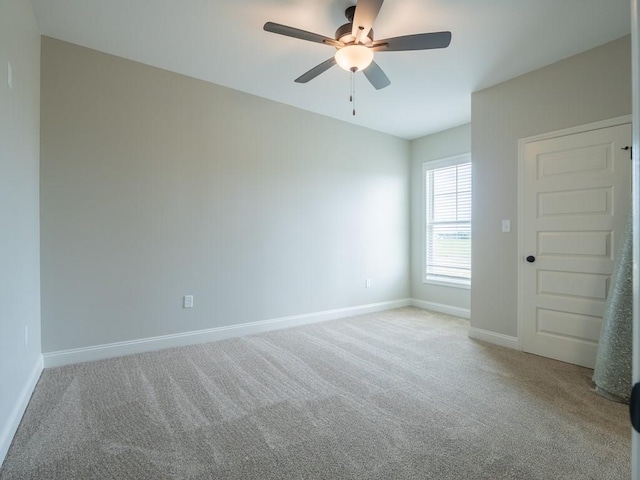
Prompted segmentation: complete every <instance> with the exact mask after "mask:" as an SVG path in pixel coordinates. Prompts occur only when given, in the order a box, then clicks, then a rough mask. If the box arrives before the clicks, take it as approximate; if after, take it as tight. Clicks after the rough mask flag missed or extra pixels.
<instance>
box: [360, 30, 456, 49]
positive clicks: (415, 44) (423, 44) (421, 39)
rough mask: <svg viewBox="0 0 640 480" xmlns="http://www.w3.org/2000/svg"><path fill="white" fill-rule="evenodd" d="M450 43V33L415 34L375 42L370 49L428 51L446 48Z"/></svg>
mask: <svg viewBox="0 0 640 480" xmlns="http://www.w3.org/2000/svg"><path fill="white" fill-rule="evenodd" d="M450 43H451V32H435V33H417V34H415V35H405V36H403V37H393V38H385V39H384V40H376V41H375V42H374V43H373V45H372V47H371V49H372V50H373V51H374V52H400V51H404V50H429V49H432V48H447V47H448V46H449V44H450Z"/></svg>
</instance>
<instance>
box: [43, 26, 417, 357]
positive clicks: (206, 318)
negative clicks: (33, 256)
mask: <svg viewBox="0 0 640 480" xmlns="http://www.w3.org/2000/svg"><path fill="white" fill-rule="evenodd" d="M41 82H42V112H41V113H42V122H41V128H42V143H41V150H42V154H41V215H42V222H41V229H42V272H41V274H42V323H43V352H52V351H59V350H63V349H70V348H77V347H84V346H90V345H97V344H104V343H109V342H117V341H123V340H130V339H138V338H145V337H151V336H156V335H166V334H173V333H178V332H185V331H192V330H199V329H205V328H213V327H218V326H226V325H232V324H239V323H244V322H251V321H259V320H264V319H271V318H279V317H283V316H289V315H296V314H304V313H310V312H319V311H324V310H328V309H336V308H342V307H348V306H355V305H363V304H370V303H375V302H384V301H390V300H397V299H401V298H407V297H408V296H409V293H410V288H409V275H408V272H409V161H408V159H409V142H408V141H405V140H402V139H399V138H396V137H392V136H388V135H384V134H381V133H378V132H374V131H371V130H367V129H364V128H360V127H355V126H352V125H349V124H346V123H341V122H338V121H336V120H333V119H329V118H326V117H322V116H319V115H315V114H311V113H308V112H304V111H302V110H298V109H295V108H291V107H288V106H285V105H282V104H278V103H274V102H271V101H268V100H264V99H260V98H257V97H254V96H251V95H247V94H244V93H240V92H237V91H234V90H230V89H227V88H223V87H220V86H216V85H212V84H209V83H206V82H202V81H199V80H195V79H192V78H188V77H184V76H181V75H177V74H175V73H170V72H167V71H163V70H159V69H156V68H152V67H149V66H145V65H141V64H138V63H134V62H131V61H128V60H124V59H121V58H117V57H113V56H110V55H106V54H102V53H98V52H96V51H92V50H89V49H86V48H82V47H79V46H75V45H72V44H68V43H64V42H61V41H58V40H53V39H50V38H46V37H45V38H43V39H42V80H41ZM366 278H370V279H371V288H369V289H366V288H365V279H366ZM184 294H192V295H194V297H195V298H194V303H195V307H194V308H193V309H191V310H186V309H182V308H181V302H182V296H183V295H184Z"/></svg>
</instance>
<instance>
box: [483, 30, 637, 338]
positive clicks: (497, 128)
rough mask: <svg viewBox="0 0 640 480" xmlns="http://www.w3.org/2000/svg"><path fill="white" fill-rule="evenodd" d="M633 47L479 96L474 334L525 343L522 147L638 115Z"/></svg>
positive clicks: (577, 59)
mask: <svg viewBox="0 0 640 480" xmlns="http://www.w3.org/2000/svg"><path fill="white" fill-rule="evenodd" d="M630 45H631V43H630V38H629V37H623V38H621V39H618V40H616V41H614V42H611V43H608V44H606V45H603V46H601V47H598V48H595V49H593V50H589V51H587V52H585V53H582V54H580V55H576V56H574V57H570V58H568V59H566V60H562V61H560V62H558V63H555V64H553V65H550V66H548V67H545V68H542V69H540V70H536V71H534V72H531V73H528V74H526V75H523V76H521V77H518V78H515V79H513V80H510V81H508V82H505V83H501V84H499V85H496V86H494V87H491V88H488V89H486V90H482V91H480V92H476V93H474V94H473V95H472V103H471V125H472V134H471V136H472V147H471V150H472V153H473V227H472V235H473V247H472V268H473V283H472V286H471V309H472V311H471V326H472V327H475V328H480V329H484V330H489V331H491V332H496V333H501V334H504V335H510V336H516V335H517V284H518V277H517V268H518V262H519V261H521V260H520V259H519V258H518V251H517V247H518V245H517V234H516V232H517V228H518V225H517V208H518V181H517V171H518V139H520V138H525V137H530V136H533V135H538V134H541V133H546V132H552V131H555V130H560V129H563V128H569V127H573V126H578V125H584V124H587V123H591V122H596V121H599V120H605V119H609V118H614V117H619V116H622V115H627V114H630V113H631V48H630ZM501 219H511V221H512V222H511V231H512V233H501V231H500V221H501Z"/></svg>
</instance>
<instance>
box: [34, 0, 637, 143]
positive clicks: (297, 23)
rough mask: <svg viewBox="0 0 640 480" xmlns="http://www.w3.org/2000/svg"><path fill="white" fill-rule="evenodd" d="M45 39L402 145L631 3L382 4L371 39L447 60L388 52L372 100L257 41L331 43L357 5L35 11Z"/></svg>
mask: <svg viewBox="0 0 640 480" xmlns="http://www.w3.org/2000/svg"><path fill="white" fill-rule="evenodd" d="M32 2H33V5H34V8H35V12H36V18H37V20H38V24H39V27H40V31H41V33H42V34H43V35H48V36H51V37H54V38H58V39H61V40H65V41H68V42H72V43H75V44H78V45H82V46H86V47H89V48H93V49H96V50H100V51H102V52H107V53H111V54H114V55H118V56H120V57H124V58H128V59H131V60H136V61H138V62H142V63H145V64H148V65H153V66H156V67H160V68H164V69H167V70H171V71H174V72H178V73H182V74H184V75H189V76H191V77H195V78H199V79H203V80H207V81H210V82H213V83H217V84H220V85H224V86H226V87H231V88H234V89H237V90H241V91H244V92H248V93H251V94H254V95H258V96H260V97H265V98H269V99H271V100H275V101H278V102H282V103H286V104H289V105H293V106H295V107H299V108H302V109H304V110H309V111H312V112H316V113H319V114H322V115H327V116H330V117H333V118H337V119H340V120H344V121H347V122H351V123H355V124H358V125H362V126H364V127H368V128H372V129H374V130H379V131H381V132H386V133H389V134H392V135H396V136H399V137H403V138H408V139H412V138H417V137H420V136H423V135H426V134H429V133H433V132H437V131H440V130H444V129H446V128H449V127H453V126H457V125H461V124H464V123H467V122H469V121H470V117H471V93H472V92H473V91H476V90H479V89H482V88H485V87H488V86H490V85H494V84H496V83H499V82H502V81H504V80H507V79H509V78H513V77H515V76H518V75H520V74H523V73H526V72H528V71H531V70H534V69H536V68H539V67H541V66H544V65H548V64H550V63H553V62H555V61H557V60H560V59H562V58H566V57H569V56H571V55H574V54H576V53H579V52H582V51H585V50H588V49H590V48H593V47H595V46H598V45H601V44H603V43H606V42H609V41H611V40H614V39H616V38H619V37H621V36H623V35H625V34H628V33H629V32H630V2H629V0H386V1H385V3H384V5H383V6H382V9H381V11H380V14H379V16H378V19H377V21H376V23H375V25H374V30H375V37H376V38H378V39H380V38H387V37H395V36H400V35H408V34H412V33H422V32H436V31H442V30H449V31H451V32H452V35H453V39H452V42H451V45H450V47H449V48H447V49H443V50H430V51H415V52H383V53H377V54H376V62H377V63H378V64H379V65H380V66H381V67H382V68H383V69H384V71H385V72H386V74H387V75H388V77H389V78H390V79H391V85H390V86H389V87H387V88H385V89H383V90H379V91H376V90H374V89H373V87H371V85H370V84H369V83H368V82H367V81H366V79H365V78H364V76H363V75H362V74H358V76H357V83H356V88H357V107H358V110H357V115H356V116H355V117H353V116H352V115H351V107H350V104H349V101H348V96H349V73H348V72H345V71H343V70H341V69H340V68H339V67H333V68H332V69H331V70H329V71H328V72H326V73H324V74H322V75H320V76H319V77H317V78H316V79H314V80H312V81H311V82H310V83H307V84H297V83H294V81H293V80H294V79H295V78H297V77H298V76H299V75H301V74H302V73H304V72H306V71H307V70H308V69H310V68H311V67H313V66H315V65H316V64H318V63H320V62H322V61H324V60H326V59H328V58H330V57H331V56H332V54H333V52H334V50H333V49H332V48H331V47H328V46H325V45H321V44H317V43H310V42H305V41H302V40H297V39H293V38H287V37H283V36H280V35H275V34H272V33H267V32H265V31H263V29H262V26H263V25H264V23H265V22H267V21H273V22H276V23H282V24H285V25H290V26H293V27H296V28H300V29H303V30H309V31H311V32H314V33H319V34H322V35H326V36H329V37H333V34H334V32H335V30H336V28H337V27H338V26H340V25H342V24H343V23H346V19H345V18H344V10H345V8H346V7H348V6H349V5H352V4H353V3H354V0H238V1H232V0H108V1H105V0H32Z"/></svg>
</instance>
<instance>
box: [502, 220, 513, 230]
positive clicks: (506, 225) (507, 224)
mask: <svg viewBox="0 0 640 480" xmlns="http://www.w3.org/2000/svg"><path fill="white" fill-rule="evenodd" d="M510 231H511V220H502V233H509V232H510Z"/></svg>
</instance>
